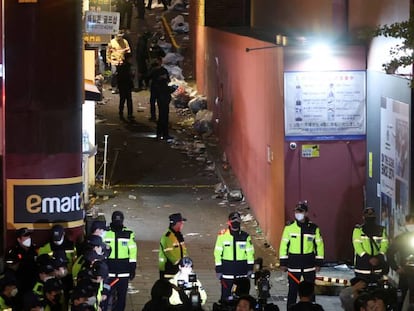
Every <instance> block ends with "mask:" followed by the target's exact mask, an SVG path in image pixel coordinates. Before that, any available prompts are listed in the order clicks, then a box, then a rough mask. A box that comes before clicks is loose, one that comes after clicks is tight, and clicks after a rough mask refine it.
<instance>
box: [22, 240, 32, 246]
mask: <svg viewBox="0 0 414 311" xmlns="http://www.w3.org/2000/svg"><path fill="white" fill-rule="evenodd" d="M22 245H23V246H26V247H30V245H32V239H31V238H29V239H27V240H24V241H23V242H22Z"/></svg>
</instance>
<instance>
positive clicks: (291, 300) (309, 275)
mask: <svg viewBox="0 0 414 311" xmlns="http://www.w3.org/2000/svg"><path fill="white" fill-rule="evenodd" d="M290 273H291V274H293V276H294V277H295V278H296V279H297V280H300V279H301V277H302V276H303V280H304V281H307V282H310V283H315V277H316V272H315V271H310V272H303V273H302V272H290ZM288 281H289V292H288V298H287V304H286V306H287V308H289V306H291V305H293V304H295V303H296V299H297V297H298V283H296V281H295V280H294V279H293V278H291V277H290V276H289V275H288ZM312 301H315V296H314V297H313V299H312Z"/></svg>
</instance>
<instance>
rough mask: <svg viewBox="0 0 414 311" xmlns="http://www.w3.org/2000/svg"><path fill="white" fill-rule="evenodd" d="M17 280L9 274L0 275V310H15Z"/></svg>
mask: <svg viewBox="0 0 414 311" xmlns="http://www.w3.org/2000/svg"><path fill="white" fill-rule="evenodd" d="M17 292H18V289H17V280H16V278H14V277H12V276H10V275H5V274H3V275H1V276H0V310H1V311H11V310H16V309H17V308H16V301H15V297H16V295H17Z"/></svg>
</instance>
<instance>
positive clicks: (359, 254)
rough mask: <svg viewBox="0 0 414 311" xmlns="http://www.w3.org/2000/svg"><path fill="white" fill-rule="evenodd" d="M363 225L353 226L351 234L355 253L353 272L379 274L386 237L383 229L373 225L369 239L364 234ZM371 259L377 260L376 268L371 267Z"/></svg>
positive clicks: (385, 250)
mask: <svg viewBox="0 0 414 311" xmlns="http://www.w3.org/2000/svg"><path fill="white" fill-rule="evenodd" d="M366 231H367V230H366V229H365V228H364V225H357V226H355V228H354V230H353V232H352V244H353V245H354V251H355V270H354V271H355V272H356V273H362V274H367V275H369V274H372V273H376V274H380V273H382V269H383V268H384V262H385V256H384V255H385V254H386V252H387V249H388V244H389V242H388V237H387V233H386V231H385V228H384V227H383V226H380V225H375V227H374V228H373V229H372V230H371V231H372V234H371V237H370V236H369V235H368V234H367V233H366ZM373 257H376V258H378V259H379V261H380V263H379V264H378V265H377V266H372V265H371V264H370V262H369V260H370V259H371V258H373Z"/></svg>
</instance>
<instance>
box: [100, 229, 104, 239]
mask: <svg viewBox="0 0 414 311" xmlns="http://www.w3.org/2000/svg"><path fill="white" fill-rule="evenodd" d="M105 232H106V231H105V230H102V231H101V232H99V236H100V237H101V238H103V237H104V236H105Z"/></svg>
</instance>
